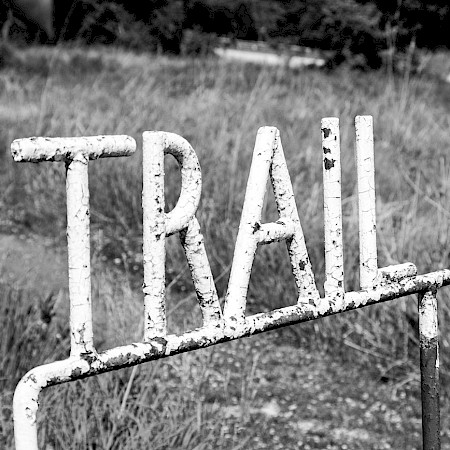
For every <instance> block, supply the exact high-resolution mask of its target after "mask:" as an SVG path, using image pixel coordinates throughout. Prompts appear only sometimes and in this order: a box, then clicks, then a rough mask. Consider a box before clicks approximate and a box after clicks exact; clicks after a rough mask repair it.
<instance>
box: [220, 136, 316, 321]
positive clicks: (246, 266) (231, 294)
mask: <svg viewBox="0 0 450 450" xmlns="http://www.w3.org/2000/svg"><path fill="white" fill-rule="evenodd" d="M269 176H270V179H271V183H272V188H273V191H274V196H275V201H276V204H277V209H278V213H279V215H280V219H279V220H278V221H277V222H275V223H270V224H261V214H262V208H263V203H264V197H265V194H266V188H267V180H268V179H269ZM281 239H286V240H287V245H288V251H289V256H290V260H291V266H292V271H293V274H294V278H295V281H296V284H297V288H298V293H299V299H303V298H305V297H308V296H309V297H313V298H315V301H316V302H321V300H320V298H319V295H318V292H317V288H316V285H315V281H314V275H313V272H312V268H311V263H310V261H309V257H308V252H307V250H306V244H305V240H304V236H303V231H302V228H301V224H300V219H299V217H298V211H297V207H296V204H295V197H294V192H293V189H292V183H291V179H290V177H289V172H288V170H287V166H286V160H285V158H284V153H283V147H282V145H281V139H280V133H279V131H278V130H277V129H276V128H275V127H262V128H260V129H259V130H258V134H257V136H256V142H255V148H254V150H253V159H252V164H251V167H250V174H249V177H248V182H247V189H246V192H245V199H244V205H243V207H242V215H241V222H240V224H239V232H238V235H237V239H236V245H235V250H234V255H233V263H232V266H231V273H230V279H229V283H228V290H227V293H226V296H225V307H224V316H225V320H227V321H230V320H231V321H233V322H238V323H239V322H242V321H243V320H244V318H245V307H246V301H247V291H248V285H249V281H250V273H251V269H252V265H253V260H254V258H255V252H256V249H257V246H258V244H266V243H271V242H274V241H279V240H281ZM299 301H300V300H299Z"/></svg>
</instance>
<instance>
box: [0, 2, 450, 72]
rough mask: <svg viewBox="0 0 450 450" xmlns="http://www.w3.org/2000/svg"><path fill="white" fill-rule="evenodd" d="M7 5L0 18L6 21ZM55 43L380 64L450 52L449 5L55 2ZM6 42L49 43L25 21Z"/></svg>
mask: <svg viewBox="0 0 450 450" xmlns="http://www.w3.org/2000/svg"><path fill="white" fill-rule="evenodd" d="M7 11H8V2H7V1H4V2H3V3H2V7H1V11H0V21H1V22H2V23H3V22H5V21H6V19H7V17H8V14H7ZM54 25H55V31H56V38H55V39H54V41H78V42H81V43H85V44H113V43H114V44H116V45H121V46H125V47H128V48H134V49H145V50H149V51H156V52H171V53H176V54H177V53H180V52H184V53H201V52H207V51H208V49H210V47H211V46H213V45H214V43H215V38H216V37H220V36H227V37H230V38H232V39H233V38H237V39H247V40H264V41H267V42H269V43H270V44H272V45H274V46H276V45H278V44H280V43H284V44H298V45H304V46H309V47H314V48H320V49H323V50H333V51H335V53H336V55H337V56H336V60H338V59H339V58H342V59H345V58H347V57H348V55H353V57H354V56H355V55H361V57H362V58H364V61H365V64H366V65H368V66H371V67H376V66H378V65H379V64H380V62H381V53H382V52H386V51H394V50H395V51H403V50H405V49H408V48H409V47H410V46H411V45H412V44H413V45H414V46H417V47H424V48H428V49H435V48H438V47H446V48H448V47H450V32H449V30H450V3H449V2H448V0H431V1H428V2H425V1H420V0H308V1H305V0H114V1H113V0H67V1H61V0H59V1H58V0H55V11H54ZM9 38H10V39H13V40H16V41H20V42H30V41H36V40H41V41H45V40H46V38H45V35H44V36H43V33H42V32H39V29H38V28H37V27H36V26H33V24H31V23H27V21H26V19H24V18H23V17H20V16H19V17H17V16H16V17H15V19H14V22H13V24H12V26H11V27H10V28H9Z"/></svg>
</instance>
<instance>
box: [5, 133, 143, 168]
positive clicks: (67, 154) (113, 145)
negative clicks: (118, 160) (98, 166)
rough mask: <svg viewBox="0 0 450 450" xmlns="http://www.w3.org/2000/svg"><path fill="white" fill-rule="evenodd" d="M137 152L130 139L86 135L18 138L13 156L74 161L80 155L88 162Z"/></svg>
mask: <svg viewBox="0 0 450 450" xmlns="http://www.w3.org/2000/svg"><path fill="white" fill-rule="evenodd" d="M135 150H136V142H135V140H134V139H133V138H132V137H130V136H125V135H117V136H86V137H62V138H46V137H31V138H26V139H16V140H15V141H14V142H13V143H12V144H11V154H12V156H13V158H14V161H16V162H41V161H71V160H73V159H74V158H75V157H76V155H78V154H79V153H80V152H81V153H82V154H83V155H86V156H87V157H88V159H98V158H109V157H111V156H129V155H132V154H133V153H134V151H135Z"/></svg>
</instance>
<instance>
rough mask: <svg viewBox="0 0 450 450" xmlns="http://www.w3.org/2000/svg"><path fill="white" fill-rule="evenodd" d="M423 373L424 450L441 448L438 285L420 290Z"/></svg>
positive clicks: (421, 361) (421, 366) (421, 368)
mask: <svg viewBox="0 0 450 450" xmlns="http://www.w3.org/2000/svg"><path fill="white" fill-rule="evenodd" d="M419 335H420V377H421V393H422V433H423V434H422V437H423V449H424V450H439V449H440V448H441V441H440V411H439V342H438V317H437V301H436V289H434V290H430V291H426V292H421V293H420V294H419Z"/></svg>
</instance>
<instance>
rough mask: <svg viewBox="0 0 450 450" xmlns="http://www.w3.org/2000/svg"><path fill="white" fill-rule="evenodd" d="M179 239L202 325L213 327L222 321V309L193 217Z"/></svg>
mask: <svg viewBox="0 0 450 450" xmlns="http://www.w3.org/2000/svg"><path fill="white" fill-rule="evenodd" d="M180 238H181V244H182V246H183V248H184V251H185V254H186V259H187V262H188V265H189V269H190V271H191V277H192V281H193V282H194V289H195V292H196V294H197V300H198V304H199V306H200V310H201V313H202V316H203V325H204V326H208V325H215V324H217V323H219V322H220V321H221V320H222V309H221V307H220V303H219V298H218V296H217V290H216V285H215V283H214V278H213V275H212V273H211V267H210V265H209V261H208V256H207V254H206V250H205V244H204V241H203V235H202V234H201V232H200V224H199V223H198V220H197V219H196V218H195V217H193V218H192V219H191V220H190V221H189V224H188V226H187V228H186V229H184V230H181V232H180Z"/></svg>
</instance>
